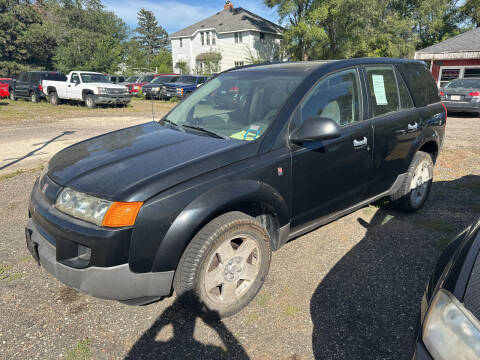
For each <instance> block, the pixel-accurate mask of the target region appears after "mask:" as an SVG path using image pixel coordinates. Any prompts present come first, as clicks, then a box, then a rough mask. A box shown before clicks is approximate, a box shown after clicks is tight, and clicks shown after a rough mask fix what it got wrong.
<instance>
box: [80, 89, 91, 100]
mask: <svg viewBox="0 0 480 360" xmlns="http://www.w3.org/2000/svg"><path fill="white" fill-rule="evenodd" d="M87 95H94V93H93V90H92V89H83V90H82V99H83V101H85V100H86V98H87Z"/></svg>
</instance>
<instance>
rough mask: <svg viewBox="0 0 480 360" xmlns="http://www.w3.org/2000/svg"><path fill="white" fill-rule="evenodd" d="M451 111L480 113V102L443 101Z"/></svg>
mask: <svg viewBox="0 0 480 360" xmlns="http://www.w3.org/2000/svg"><path fill="white" fill-rule="evenodd" d="M442 102H443V103H444V104H445V106H446V107H447V111H449V112H468V113H476V114H480V102H470V101H442Z"/></svg>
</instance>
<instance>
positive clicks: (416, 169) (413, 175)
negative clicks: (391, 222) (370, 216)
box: [392, 151, 433, 212]
mask: <svg viewBox="0 0 480 360" xmlns="http://www.w3.org/2000/svg"><path fill="white" fill-rule="evenodd" d="M432 181H433V160H432V157H431V155H430V154H428V153H426V152H423V151H418V152H417V153H416V154H415V156H414V157H413V160H412V163H411V164H410V167H409V169H408V172H407V176H406V178H405V180H404V182H403V183H402V185H401V187H400V189H399V190H398V191H397V192H396V193H395V194H393V195H392V200H394V202H395V204H397V205H398V206H399V207H400V208H401V209H403V210H405V211H407V212H414V211H417V210H418V209H420V208H421V207H422V206H423V204H425V201H426V200H427V198H428V195H429V194H430V190H431V188H432Z"/></svg>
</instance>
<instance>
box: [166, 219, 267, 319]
mask: <svg viewBox="0 0 480 360" xmlns="http://www.w3.org/2000/svg"><path fill="white" fill-rule="evenodd" d="M242 249H243V250H242ZM270 260H271V250H270V236H269V235H268V232H267V230H266V229H265V227H264V226H263V225H262V224H260V223H259V222H258V221H257V220H255V219H254V218H253V217H251V216H248V215H246V214H244V213H242V212H238V211H234V212H229V213H226V214H224V215H221V216H219V217H217V218H216V219H214V220H212V221H211V222H209V223H208V224H207V225H205V226H204V227H203V228H202V229H201V230H200V231H199V232H198V233H197V234H196V235H195V236H194V238H193V239H192V241H191V242H190V243H189V244H188V246H187V248H186V249H185V251H184V253H183V255H182V258H181V259H180V262H179V264H178V267H177V271H176V272H175V277H174V281H173V287H174V289H175V292H176V293H177V295H178V296H179V297H180V298H181V299H182V300H184V301H185V300H186V303H187V304H188V307H189V309H194V310H195V311H199V312H201V313H202V315H204V316H207V317H212V318H225V317H228V316H231V315H233V314H235V313H237V312H239V311H240V310H242V309H243V308H244V307H245V306H246V305H248V304H249V303H250V301H252V300H253V298H254V297H255V296H256V295H257V293H258V291H259V290H260V288H261V287H262V285H263V283H264V282H265V279H266V277H267V274H268V269H269V268H270ZM192 305H193V306H192Z"/></svg>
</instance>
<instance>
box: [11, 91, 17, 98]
mask: <svg viewBox="0 0 480 360" xmlns="http://www.w3.org/2000/svg"><path fill="white" fill-rule="evenodd" d="M10 100H13V101H17V97H16V96H15V91H14V90H10Z"/></svg>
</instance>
